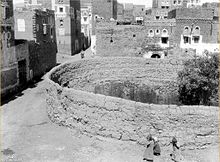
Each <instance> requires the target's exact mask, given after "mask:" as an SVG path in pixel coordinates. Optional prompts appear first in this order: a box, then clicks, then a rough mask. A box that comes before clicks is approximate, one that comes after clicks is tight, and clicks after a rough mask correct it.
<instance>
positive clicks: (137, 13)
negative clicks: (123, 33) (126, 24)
mask: <svg viewBox="0 0 220 162" xmlns="http://www.w3.org/2000/svg"><path fill="white" fill-rule="evenodd" d="M145 14H146V12H145V5H134V9H133V16H134V21H135V22H136V23H139V24H142V23H143V21H144V16H145Z"/></svg>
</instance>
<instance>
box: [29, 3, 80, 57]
mask: <svg viewBox="0 0 220 162" xmlns="http://www.w3.org/2000/svg"><path fill="white" fill-rule="evenodd" d="M25 1H26V2H25V6H26V8H32V9H33V8H37V9H44V8H47V9H50V10H54V11H55V21H56V23H55V24H56V35H57V46H58V52H59V53H60V54H68V55H74V54H77V53H79V52H80V51H81V49H82V46H83V43H82V33H81V11H80V0H25Z"/></svg>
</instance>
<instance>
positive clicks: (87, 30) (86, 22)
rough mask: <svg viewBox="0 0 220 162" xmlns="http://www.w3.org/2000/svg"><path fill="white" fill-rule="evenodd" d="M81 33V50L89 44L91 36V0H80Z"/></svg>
mask: <svg viewBox="0 0 220 162" xmlns="http://www.w3.org/2000/svg"><path fill="white" fill-rule="evenodd" d="M81 31H82V33H83V35H84V36H83V38H84V41H83V49H86V48H88V47H89V46H90V44H91V35H92V0H81Z"/></svg>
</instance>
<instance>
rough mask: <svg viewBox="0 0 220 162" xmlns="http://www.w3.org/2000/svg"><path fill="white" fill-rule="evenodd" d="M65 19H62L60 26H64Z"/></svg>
mask: <svg viewBox="0 0 220 162" xmlns="http://www.w3.org/2000/svg"><path fill="white" fill-rule="evenodd" d="M63 24H64V21H63V19H60V27H63Z"/></svg>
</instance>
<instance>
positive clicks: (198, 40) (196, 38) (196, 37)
mask: <svg viewBox="0 0 220 162" xmlns="http://www.w3.org/2000/svg"><path fill="white" fill-rule="evenodd" d="M192 39H193V42H194V43H199V42H200V36H193V38H192Z"/></svg>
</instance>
